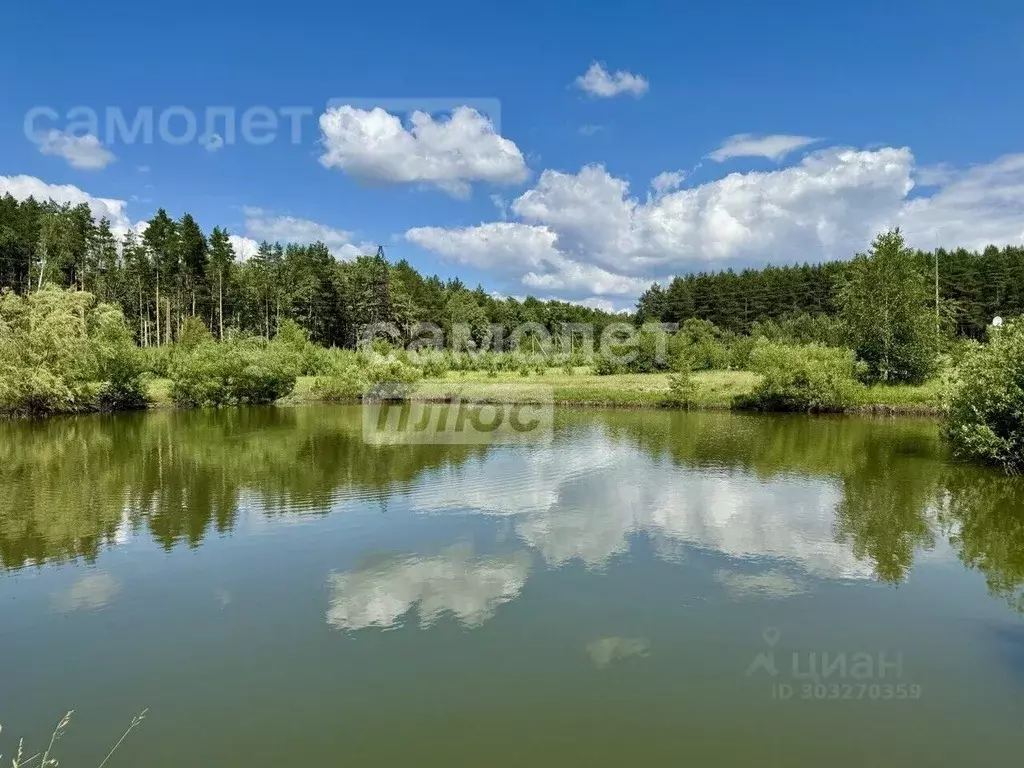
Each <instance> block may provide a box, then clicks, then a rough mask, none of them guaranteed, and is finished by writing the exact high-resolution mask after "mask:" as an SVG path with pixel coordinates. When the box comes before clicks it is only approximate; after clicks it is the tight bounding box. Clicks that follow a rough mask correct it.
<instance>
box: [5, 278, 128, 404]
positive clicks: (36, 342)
mask: <svg viewBox="0 0 1024 768" xmlns="http://www.w3.org/2000/svg"><path fill="white" fill-rule="evenodd" d="M143 392H144V389H143V381H142V363H141V360H140V359H139V357H138V352H137V350H136V349H135V346H134V345H133V344H132V342H131V334H130V333H129V331H128V329H127V327H126V326H125V322H124V317H123V316H122V314H121V312H120V311H119V310H117V309H116V308H114V307H111V306H109V305H105V304H99V305H97V304H95V299H94V297H93V296H92V294H90V293H86V292H83V291H73V290H61V289H59V288H52V287H46V288H43V289H42V290H40V291H36V292H34V293H31V294H29V295H27V296H17V295H15V294H13V293H11V292H9V291H8V292H5V293H4V294H3V295H2V296H0V412H5V413H9V414H13V415H29V416H36V415H46V414H51V413H74V412H81V411H90V410H96V409H99V408H103V407H105V408H128V407H143V406H144V405H145V397H144V394H143Z"/></svg>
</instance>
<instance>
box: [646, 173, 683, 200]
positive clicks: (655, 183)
mask: <svg viewBox="0 0 1024 768" xmlns="http://www.w3.org/2000/svg"><path fill="white" fill-rule="evenodd" d="M684 179H686V172H685V171H662V172H661V173H659V174H658V175H657V176H655V177H654V178H653V179H651V189H653V190H654V194H655V195H658V196H661V195H664V194H665V193H666V192H671V191H672V190H674V189H679V187H680V185H681V184H682V183H683V180H684Z"/></svg>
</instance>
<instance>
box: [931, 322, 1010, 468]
mask: <svg viewBox="0 0 1024 768" xmlns="http://www.w3.org/2000/svg"><path fill="white" fill-rule="evenodd" d="M947 399H948V403H947V404H948V415H947V419H946V425H945V433H946V435H947V437H948V438H949V440H950V443H951V444H952V447H953V452H954V453H955V454H956V455H958V456H960V457H963V458H970V459H975V460H979V461H982V462H985V463H989V464H995V465H999V466H1002V467H1004V468H1005V469H1006V470H1008V471H1010V472H1020V471H1021V470H1024V319H1018V320H1016V321H1015V322H1012V323H1010V324H1008V325H1007V326H1005V327H1004V328H1001V329H997V330H994V331H993V333H992V338H991V340H990V341H989V343H988V344H985V345H982V346H977V347H975V348H973V349H972V350H968V351H966V352H965V354H964V357H963V359H962V361H961V362H960V364H959V365H958V366H957V368H956V369H955V371H954V373H953V376H952V381H951V383H950V388H949V393H948V396H947Z"/></svg>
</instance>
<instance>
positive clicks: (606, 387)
mask: <svg viewBox="0 0 1024 768" xmlns="http://www.w3.org/2000/svg"><path fill="white" fill-rule="evenodd" d="M669 375H670V374H667V373H626V374H617V375H613V376H598V375H596V374H594V373H593V372H592V371H591V369H590V368H588V367H581V368H577V369H575V370H574V372H573V373H572V374H568V373H566V372H565V371H563V370H562V369H561V368H549V369H548V370H547V371H546V372H544V373H543V374H537V373H535V372H533V371H531V372H530V375H529V376H521V375H520V374H519V373H518V372H515V371H503V372H500V373H499V374H498V375H497V376H496V377H490V376H488V375H487V373H486V372H484V371H466V372H458V371H449V372H448V373H447V374H446V375H445V376H444V377H443V378H436V379H423V380H422V381H420V382H419V383H418V384H417V385H416V390H415V394H416V395H418V396H420V397H426V398H445V397H450V396H452V395H461V396H463V397H475V398H480V399H488V400H494V401H504V400H515V399H522V398H529V397H535V396H537V394H538V393H539V392H540V391H541V390H540V388H544V391H547V388H550V391H551V393H552V395H553V397H554V400H555V402H556V403H561V404H565V405H600V406H611V407H657V406H660V405H661V403H662V401H663V400H664V397H665V395H666V394H667V392H668V389H669ZM758 379H759V376H758V374H756V373H751V372H750V371H699V372H695V373H694V374H693V381H694V384H695V392H694V398H693V405H692V407H694V408H706V409H714V408H729V407H730V406H731V405H732V401H733V398H734V397H736V396H737V395H743V394H748V393H750V392H751V391H753V389H754V387H755V386H757V382H758ZM315 381H316V378H315V377H312V376H301V377H299V379H298V381H296V383H295V390H294V391H293V392H292V394H291V395H289V396H288V397H287V398H285V399H284V401H283V402H284V403H289V404H300V403H312V402H317V396H316V393H315V392H314V390H313V384H314V382H315ZM170 389H171V383H170V381H169V380H168V379H153V380H151V381H150V386H149V393H150V397H151V398H152V399H153V402H154V404H155V405H156V406H158V407H170V406H171V398H170ZM941 394H942V382H941V380H940V379H934V380H932V381H929V382H927V383H925V384H922V385H920V386H905V385H900V386H884V385H875V386H871V387H866V388H865V389H864V390H863V392H862V394H861V397H860V401H859V402H858V403H857V406H856V408H855V409H854V410H865V411H882V412H892V413H899V412H907V413H923V412H938V411H939V410H940V409H941Z"/></svg>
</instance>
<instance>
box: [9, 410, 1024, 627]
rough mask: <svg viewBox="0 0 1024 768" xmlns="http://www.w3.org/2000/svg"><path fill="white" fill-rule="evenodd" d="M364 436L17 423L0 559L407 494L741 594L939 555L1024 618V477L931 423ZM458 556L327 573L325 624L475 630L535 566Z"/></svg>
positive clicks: (571, 416) (234, 423)
mask: <svg viewBox="0 0 1024 768" xmlns="http://www.w3.org/2000/svg"><path fill="white" fill-rule="evenodd" d="M360 429H361V419H360V413H359V411H358V409H357V408H355V407H323V408H296V409H250V410H245V409H241V410H229V411H223V412H188V413H171V412H167V413H151V414H141V415H133V416H118V417H88V418H79V419H62V420H52V421H48V422H43V423H4V424H2V425H0V565H2V566H3V567H4V568H6V569H13V568H21V567H24V566H26V565H30V564H35V565H42V564H44V563H49V562H60V561H65V560H73V559H79V558H81V559H84V560H86V561H94V560H96V559H97V558H99V556H100V553H101V552H102V551H103V549H104V547H107V546H114V545H116V544H117V543H118V542H123V541H125V540H126V539H127V538H129V537H131V536H138V535H147V536H148V537H150V538H151V539H152V540H153V541H155V542H156V543H157V544H159V545H160V546H162V547H164V548H166V549H171V548H173V547H175V546H178V545H181V544H185V545H188V546H192V547H195V546H199V545H200V544H201V543H202V542H203V540H204V538H205V537H206V536H208V535H210V534H211V533H212V532H228V531H231V530H233V529H234V528H235V527H236V525H237V523H238V521H239V519H240V517H241V516H243V515H245V516H250V517H251V516H257V517H266V518H278V519H279V518H281V516H282V515H287V516H294V515H301V514H317V515H320V514H325V513H327V512H329V511H330V510H331V509H334V508H337V507H338V506H339V505H341V504H343V503H345V502H346V501H347V500H356V501H358V500H362V499H380V500H388V499H396V500H403V503H406V504H407V505H408V507H409V508H410V509H411V510H413V511H415V512H416V513H419V514H422V515H443V516H448V515H453V514H474V515H484V516H486V517H487V518H490V519H493V520H505V521H507V524H508V526H509V529H510V531H511V533H512V534H513V535H514V540H515V542H517V546H518V547H520V548H523V547H525V548H527V549H528V550H531V551H533V552H536V553H537V554H538V555H539V557H541V558H542V559H543V561H544V562H545V563H546V564H548V565H550V566H556V567H557V566H564V565H566V564H569V563H571V562H579V563H581V564H583V565H585V566H587V567H590V568H602V567H606V566H607V565H608V564H609V563H610V562H612V561H613V560H614V558H616V557H617V556H621V555H622V554H623V553H626V552H627V551H628V550H629V547H630V546H631V544H632V542H633V541H634V540H635V539H636V538H637V537H638V536H644V537H647V538H648V539H649V540H650V541H651V542H652V545H653V548H654V550H655V552H656V553H658V554H659V555H660V556H661V557H662V558H665V559H672V558H677V557H686V556H687V552H688V551H690V550H692V549H693V548H698V549H703V550H709V551H713V552H715V553H719V554H722V555H725V556H727V557H729V558H731V559H732V560H734V561H736V562H737V563H742V562H744V561H747V562H748V563H749V565H748V566H746V567H735V568H732V567H730V568H726V569H722V570H721V571H720V572H719V575H718V576H717V577H716V578H717V580H718V582H719V583H720V584H721V585H722V586H723V587H724V588H725V589H726V590H727V591H728V592H729V593H730V594H733V595H736V596H742V595H761V596H764V595H771V594H774V595H777V596H784V595H793V594H798V593H799V592H801V591H804V590H805V589H806V583H807V580H808V579H815V578H827V579H858V580H864V579H872V578H873V579H879V580H882V581H885V582H889V583H900V582H902V581H903V580H904V579H906V576H907V573H908V571H909V569H910V568H911V567H912V565H913V563H914V560H915V558H918V557H920V556H921V554H922V553H923V552H926V551H928V550H929V549H931V548H933V547H937V545H938V544H939V543H940V542H943V541H948V542H949V544H950V545H951V546H952V549H953V551H954V552H955V553H956V555H957V556H958V557H959V558H960V560H961V561H962V562H963V564H964V565H965V566H967V567H970V568H975V569H978V570H980V571H981V572H983V573H984V575H985V578H986V580H987V582H988V585H989V589H990V590H991V591H992V593H993V594H995V595H998V596H1000V597H1002V598H1004V599H1006V600H1007V601H1009V602H1010V603H1011V604H1012V605H1014V606H1015V607H1017V608H1018V609H1019V610H1024V595H1022V588H1024V484H1022V483H1024V481H1022V480H1021V479H1020V478H1009V477H1004V476H1001V475H998V474H994V473H992V472H989V471H987V470H982V469H978V468H973V467H966V466H958V465H954V464H951V463H949V462H948V461H947V460H946V457H945V456H944V454H943V449H942V445H941V443H940V441H939V438H938V431H937V428H936V425H935V424H934V423H932V422H929V421H914V420H908V419H901V420H891V421H890V420H870V419H838V418H837V419H828V418H815V419H811V418H799V417H752V416H742V415H735V414H717V413H691V414H685V413H663V412H623V411H618V412H575V411H560V412H559V413H558V424H557V425H556V429H557V433H556V438H555V440H554V442H553V443H552V444H551V445H550V446H547V447H544V448H539V449H526V448H520V447H513V448H510V447H494V448H491V449H488V448H487V447H484V446H454V445H444V446H440V445H437V446H434V445H401V446H370V445H366V444H365V443H363V442H362V439H361V435H360ZM467 546H468V545H466V546H463V545H460V546H457V547H453V548H450V549H447V550H443V551H440V552H437V553H435V554H428V555H424V554H423V553H415V554H404V555H396V556H393V557H391V558H390V559H385V560H381V561H378V562H376V563H372V564H369V565H366V566H364V567H360V568H355V569H350V570H348V571H346V572H339V573H334V574H332V575H331V577H330V589H331V607H330V610H329V612H328V621H329V622H330V623H331V624H332V625H333V626H337V627H339V628H346V629H351V628H357V627H362V626H391V625H393V624H395V623H396V622H398V621H401V620H402V617H404V616H407V615H408V614H409V612H410V611H411V610H413V609H414V608H415V610H416V611H417V612H418V614H419V616H420V622H421V623H424V624H429V623H430V622H432V621H435V620H436V618H437V617H438V616H439V615H440V614H441V613H444V612H446V611H450V612H452V613H453V614H454V615H455V616H456V617H458V619H459V620H460V621H461V622H462V623H463V624H465V625H474V624H478V623H479V622H480V621H483V620H485V619H486V618H487V617H488V616H489V615H490V613H491V612H493V610H494V608H495V607H496V606H497V605H500V604H501V603H502V602H506V601H507V600H511V599H513V598H514V597H515V596H516V595H517V594H518V593H519V591H520V590H521V589H522V585H523V583H524V581H525V580H526V578H527V576H528V573H529V567H530V566H529V563H530V555H528V554H526V553H525V552H521V551H516V548H515V547H513V553H512V554H502V555H494V554H477V553H474V551H473V550H472V549H468V548H467ZM751 561H752V562H751ZM101 586H102V584H99V585H97V584H95V583H94V584H91V585H89V584H87V585H86V587H85V588H83V589H84V590H85V591H84V592H83V593H82V594H89V593H90V589H91V590H92V592H95V593H97V594H102V592H103V590H102V589H99V588H98V587H101ZM93 588H95V589H93ZM111 594H112V593H111ZM90 599H91V598H87V597H82V598H79V597H73V596H72V597H69V598H68V600H67V601H66V602H65V605H71V606H78V605H88V604H89V600H90ZM107 599H109V597H108V598H107Z"/></svg>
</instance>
